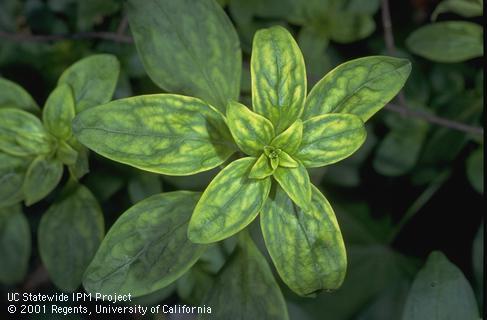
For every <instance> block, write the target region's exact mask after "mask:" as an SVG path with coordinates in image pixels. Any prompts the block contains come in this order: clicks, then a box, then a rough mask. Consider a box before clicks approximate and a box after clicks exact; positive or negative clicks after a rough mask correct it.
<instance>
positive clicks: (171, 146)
mask: <svg viewBox="0 0 487 320" xmlns="http://www.w3.org/2000/svg"><path fill="white" fill-rule="evenodd" d="M73 130H74V134H75V135H76V137H77V138H78V140H79V141H80V142H81V143H82V144H84V145H85V146H87V147H88V148H90V149H92V150H93V151H95V152H97V153H99V154H101V155H103V156H105V157H107V158H109V159H112V160H114V161H118V162H122V163H125V164H129V165H131V166H134V167H137V168H139V169H143V170H147V171H152V172H156V173H162V174H169V175H189V174H194V173H197V172H201V171H206V170H209V169H211V168H214V167H216V166H218V165H220V164H222V163H223V162H224V161H225V160H226V159H227V158H228V157H229V156H230V155H231V154H232V153H233V152H235V146H234V144H233V142H232V141H233V140H232V138H231V135H230V132H229V131H228V128H227V127H226V124H225V120H224V118H223V116H222V115H221V114H220V113H219V112H218V111H216V110H215V109H214V108H212V107H211V106H209V105H208V104H207V103H205V102H203V101H201V100H199V99H196V98H191V97H185V96H180V95H173V94H157V95H145V96H137V97H133V98H127V99H121V100H116V101H113V102H110V103H108V104H106V105H101V106H98V107H95V108H91V109H89V110H86V111H84V112H82V113H80V114H79V115H78V116H76V118H75V120H74V121H73Z"/></svg>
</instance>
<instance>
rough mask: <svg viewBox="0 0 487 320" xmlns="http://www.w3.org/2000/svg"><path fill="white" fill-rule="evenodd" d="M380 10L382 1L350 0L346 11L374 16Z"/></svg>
mask: <svg viewBox="0 0 487 320" xmlns="http://www.w3.org/2000/svg"><path fill="white" fill-rule="evenodd" d="M379 8H380V0H367V1H363V0H348V2H347V5H346V10H347V11H350V12H355V13H363V14H369V15H374V14H375V13H376V12H377V11H378V10H379Z"/></svg>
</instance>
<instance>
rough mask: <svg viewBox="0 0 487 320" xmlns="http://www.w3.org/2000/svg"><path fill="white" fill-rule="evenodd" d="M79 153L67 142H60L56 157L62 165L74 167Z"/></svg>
mask: <svg viewBox="0 0 487 320" xmlns="http://www.w3.org/2000/svg"><path fill="white" fill-rule="evenodd" d="M78 155H79V154H78V152H77V151H76V150H75V149H74V148H73V147H71V146H70V145H69V143H67V142H65V141H62V140H60V141H58V149H57V150H56V157H57V159H59V161H61V162H62V163H64V164H66V165H68V166H73V165H75V164H76V161H77V159H78Z"/></svg>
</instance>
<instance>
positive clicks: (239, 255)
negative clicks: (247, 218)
mask: <svg viewBox="0 0 487 320" xmlns="http://www.w3.org/2000/svg"><path fill="white" fill-rule="evenodd" d="M204 305H206V306H211V307H212V314H211V315H205V314H200V317H199V319H242V320H246V319H248V320H253V319H266V320H288V319H289V316H288V312H287V307H286V302H285V300H284V297H283V296H282V293H281V290H280V288H279V286H278V284H277V282H276V280H275V279H274V276H273V275H272V271H271V269H270V268H269V265H268V264H267V262H266V260H265V258H264V256H263V255H262V254H261V253H260V251H259V249H257V247H256V246H255V244H254V243H253V241H252V239H251V238H250V237H249V236H248V235H242V236H241V237H240V242H239V245H238V247H237V248H236V249H235V251H234V253H233V254H232V256H231V258H230V259H229V260H228V261H227V263H226V264H225V266H224V267H223V269H222V270H221V271H220V273H219V274H218V277H217V279H216V281H215V283H214V285H213V287H212V289H211V290H210V291H209V293H208V295H207V297H206V298H205V300H204Z"/></svg>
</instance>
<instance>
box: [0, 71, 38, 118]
mask: <svg viewBox="0 0 487 320" xmlns="http://www.w3.org/2000/svg"><path fill="white" fill-rule="evenodd" d="M0 108H19V109H23V110H25V111H30V112H38V111H39V106H38V105H37V103H36V102H35V101H34V99H32V97H31V96H30V94H29V93H28V92H27V91H25V90H24V88H22V87H21V86H19V85H18V84H16V83H15V82H12V81H10V80H7V79H5V78H2V77H0Z"/></svg>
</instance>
